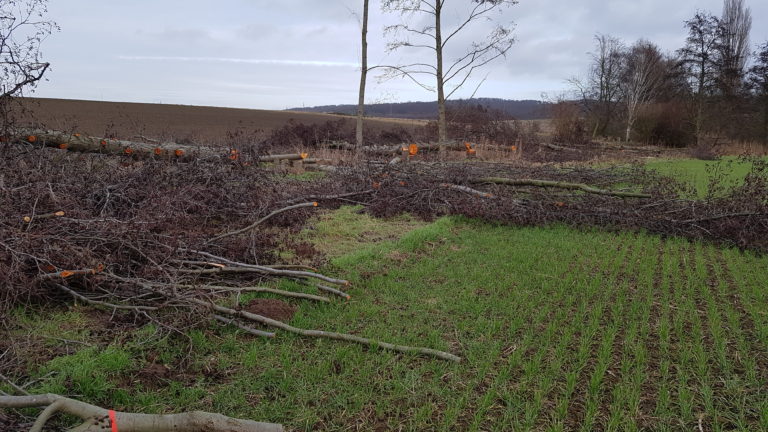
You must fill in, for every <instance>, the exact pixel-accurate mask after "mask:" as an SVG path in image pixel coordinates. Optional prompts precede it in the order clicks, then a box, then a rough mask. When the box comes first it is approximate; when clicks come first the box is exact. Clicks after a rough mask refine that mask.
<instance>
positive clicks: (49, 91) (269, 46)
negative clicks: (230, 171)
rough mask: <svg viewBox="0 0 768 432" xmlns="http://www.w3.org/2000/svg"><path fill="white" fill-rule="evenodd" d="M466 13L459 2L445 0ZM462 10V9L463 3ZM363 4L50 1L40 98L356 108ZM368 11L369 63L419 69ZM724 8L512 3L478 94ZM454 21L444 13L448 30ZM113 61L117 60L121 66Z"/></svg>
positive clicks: (668, 45) (759, 28)
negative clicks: (511, 30) (506, 38)
mask: <svg viewBox="0 0 768 432" xmlns="http://www.w3.org/2000/svg"><path fill="white" fill-rule="evenodd" d="M447 2H448V4H452V5H457V4H463V5H464V6H465V7H466V6H467V3H468V2H465V0H447ZM461 2H463V3H461ZM747 2H748V3H749V5H750V6H751V8H752V13H753V16H754V28H753V34H752V41H753V43H757V42H761V41H765V40H767V39H768V2H766V1H765V0H747ZM361 3H362V2H361V1H359V0H333V1H329V0H281V1H279V2H278V1H274V0H217V1H216V2H211V1H209V0H163V1H157V0H109V1H101V2H95V1H93V0H62V1H52V2H51V4H50V10H51V12H50V15H51V17H52V18H54V19H56V20H57V21H58V22H59V24H60V25H61V27H62V31H61V33H59V34H56V35H54V36H53V37H51V38H50V39H49V40H47V41H46V43H45V45H44V47H43V48H44V53H45V55H46V58H47V60H48V61H50V62H51V63H52V64H53V71H52V72H51V74H50V76H49V78H50V82H46V83H43V84H41V86H40V88H39V91H38V93H37V94H38V95H39V96H47V97H67V98H93V99H102V98H103V99H109V100H128V101H147V102H157V101H160V100H162V101H163V102H166V103H186V104H203V105H226V106H238V107H253V108H287V107H291V106H301V105H302V104H304V105H320V104H333V103H354V102H355V101H356V89H357V80H358V71H357V62H358V61H359V44H360V42H359V33H358V32H359V22H358V19H357V18H356V16H355V15H354V14H355V13H357V14H358V15H359V13H360V7H361ZM375 4H377V2H373V4H372V8H371V22H370V33H369V43H370V46H369V56H370V62H371V64H377V63H378V64H393V63H399V62H408V61H413V60H423V59H425V57H424V56H428V55H429V52H428V51H422V52H418V51H412V52H406V51H402V52H398V53H394V54H387V53H386V52H385V44H386V40H385V39H384V37H383V36H382V33H381V30H382V28H383V27H384V26H385V25H386V24H388V23H392V22H394V21H395V20H397V19H398V16H396V15H390V14H382V12H381V11H380V10H379V8H378V7H376V6H375ZM721 4H722V0H676V1H670V0H663V1H662V0H644V1H637V0H610V1H607V0H521V2H520V4H518V5H517V6H514V7H512V8H510V9H508V10H507V11H506V12H504V14H503V15H498V16H495V17H494V18H496V19H499V20H501V21H503V22H514V23H515V26H516V30H515V35H516V37H517V40H518V42H517V43H516V44H515V46H514V47H513V48H512V50H511V51H510V52H509V54H508V57H507V59H506V60H503V61H501V60H500V61H497V62H495V63H493V64H492V65H489V67H488V68H485V69H484V70H483V71H482V72H481V73H479V74H478V75H477V77H476V79H475V80H474V81H473V82H472V83H469V84H468V85H467V86H468V88H469V89H470V90H468V91H466V92H461V94H460V95H459V96H468V95H469V94H470V93H471V92H472V90H474V87H475V86H476V85H477V84H478V83H479V82H480V81H481V80H483V79H484V78H485V77H486V76H487V80H486V81H485V82H484V84H483V86H482V87H481V88H480V91H479V92H478V95H479V96H494V97H506V98H538V97H539V94H540V93H541V92H542V91H546V92H550V93H554V92H556V91H558V90H561V89H563V88H565V83H564V81H565V80H566V79H567V78H569V77H571V76H573V75H579V74H581V73H582V72H583V70H584V69H585V68H586V64H587V55H586V53H587V52H588V51H590V50H592V46H593V41H592V38H593V35H594V34H595V33H607V34H612V35H615V36H618V37H621V38H623V39H624V40H625V41H626V42H627V43H632V42H633V41H634V40H636V39H637V38H640V37H644V38H647V39H649V40H651V41H653V42H656V43H657V44H659V45H660V46H661V47H662V49H664V50H666V51H670V52H671V51H674V50H675V49H677V48H679V46H680V45H681V44H682V42H683V40H684V38H685V30H684V29H683V21H684V20H685V19H688V18H690V17H691V16H692V15H693V13H694V12H695V11H696V9H697V8H698V9H707V10H710V11H712V12H714V13H716V14H719V13H720V8H721ZM458 16H460V13H457V12H454V13H453V14H452V15H451V16H448V17H447V19H448V22H449V23H450V22H451V20H453V21H455V20H456V19H457V17H458ZM487 29H488V27H487V25H486V24H482V25H479V26H478V27H477V28H475V29H473V30H470V31H468V32H467V33H465V34H462V35H461V37H460V38H459V39H457V44H456V45H454V47H453V48H452V49H450V50H449V52H448V53H447V54H448V56H449V58H455V57H456V56H458V55H460V54H461V53H462V52H463V49H462V48H463V44H465V43H468V42H470V41H472V40H475V39H477V38H481V37H482V36H483V35H484V34H486V32H487ZM121 56H122V58H121ZM369 89H370V91H369V93H368V94H369V95H370V97H369V100H370V101H375V100H379V101H384V100H388V101H392V100H399V101H406V100H429V99H432V98H434V95H433V94H431V93H429V92H426V91H424V90H422V89H419V88H418V87H416V86H414V85H412V84H410V83H409V82H407V81H402V80H393V81H388V82H385V83H378V82H376V79H375V77H371V79H370V81H369Z"/></svg>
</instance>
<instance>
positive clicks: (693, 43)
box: [677, 11, 723, 144]
mask: <svg viewBox="0 0 768 432" xmlns="http://www.w3.org/2000/svg"><path fill="white" fill-rule="evenodd" d="M685 26H686V28H688V37H687V38H686V44H685V46H684V47H683V48H681V49H679V50H678V51H677V52H678V55H679V56H680V66H681V67H682V69H683V71H684V73H685V75H686V77H687V78H688V82H689V85H690V87H691V91H692V92H693V102H694V108H693V111H694V113H693V122H694V131H695V135H696V143H697V144H699V142H700V140H701V137H702V133H703V127H704V114H705V111H704V106H705V103H706V101H707V97H708V96H710V95H711V94H712V92H713V91H714V90H715V87H716V83H717V74H718V71H719V70H720V64H721V59H720V56H719V53H720V49H719V45H720V43H721V41H722V40H723V38H722V31H723V26H722V25H721V24H720V20H719V19H718V18H717V17H715V16H713V15H712V14H709V13H707V12H701V11H700V12H697V13H696V15H695V16H694V17H693V18H692V19H690V20H688V21H686V22H685Z"/></svg>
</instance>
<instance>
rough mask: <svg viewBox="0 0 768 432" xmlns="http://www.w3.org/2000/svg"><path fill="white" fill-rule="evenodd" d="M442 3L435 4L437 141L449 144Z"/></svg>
mask: <svg viewBox="0 0 768 432" xmlns="http://www.w3.org/2000/svg"><path fill="white" fill-rule="evenodd" d="M442 9H443V5H442V1H437V2H435V51H436V53H437V64H436V65H435V66H436V69H437V73H436V75H437V141H438V142H439V143H440V144H445V143H446V142H448V124H447V122H446V118H445V89H444V88H443V87H444V83H445V82H444V80H443V78H444V77H443V35H442V32H441V29H440V18H441V13H442Z"/></svg>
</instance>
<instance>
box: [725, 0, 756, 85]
mask: <svg viewBox="0 0 768 432" xmlns="http://www.w3.org/2000/svg"><path fill="white" fill-rule="evenodd" d="M720 25H721V27H722V28H721V37H722V40H721V41H720V44H719V49H720V59H721V62H720V67H721V71H720V86H721V88H722V91H723V93H724V95H725V96H733V95H734V94H735V93H736V92H737V91H738V90H739V88H740V87H741V83H742V80H743V78H744V72H745V68H746V65H747V59H749V55H750V46H749V33H750V31H751V30H752V12H751V11H750V9H749V8H748V7H745V6H744V0H724V2H723V15H722V17H721V18H720Z"/></svg>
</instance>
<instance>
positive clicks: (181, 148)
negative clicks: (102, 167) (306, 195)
mask: <svg viewBox="0 0 768 432" xmlns="http://www.w3.org/2000/svg"><path fill="white" fill-rule="evenodd" d="M144 139H146V138H144ZM16 140H17V141H21V142H27V143H30V144H39V145H43V146H46V147H52V148H58V149H62V150H70V151H76V152H81V153H104V154H111V155H125V156H140V157H173V158H195V157H197V158H215V157H228V158H230V159H232V158H233V157H234V156H233V155H237V151H236V150H232V149H225V148H215V147H208V146H191V145H184V144H176V143H173V142H166V143H161V142H153V143H144V142H137V141H127V140H118V139H112V138H100V137H93V136H88V135H83V134H79V133H67V132H59V131H44V130H25V131H22V132H20V133H18V134H17V137H16ZM308 156H309V155H308V154H307V153H289V154H279V155H265V156H259V158H258V160H259V162H277V161H282V160H288V161H294V160H302V159H306V158H307V157H308Z"/></svg>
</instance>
